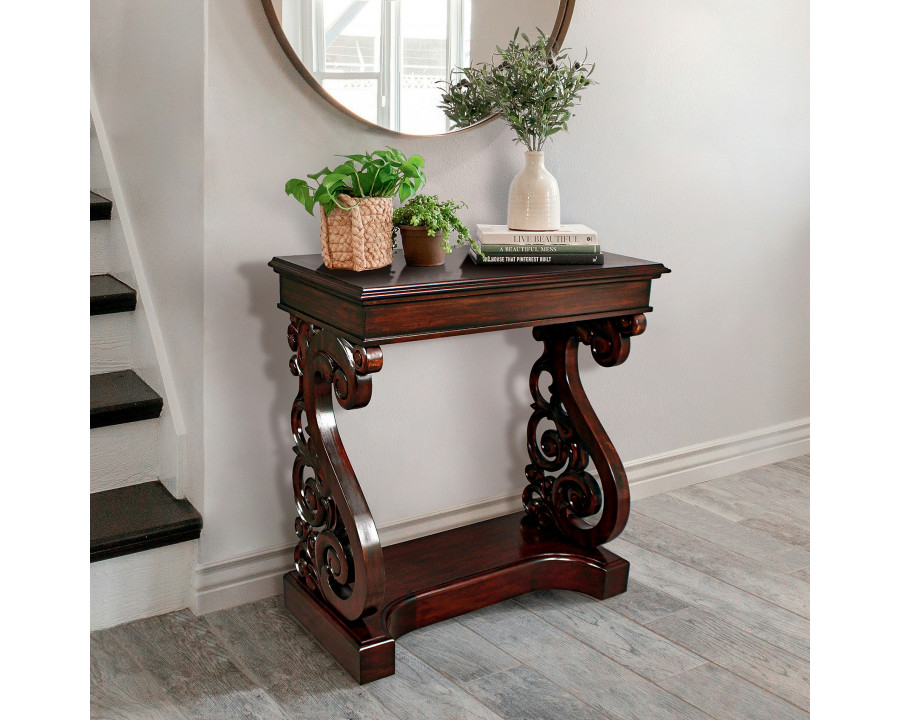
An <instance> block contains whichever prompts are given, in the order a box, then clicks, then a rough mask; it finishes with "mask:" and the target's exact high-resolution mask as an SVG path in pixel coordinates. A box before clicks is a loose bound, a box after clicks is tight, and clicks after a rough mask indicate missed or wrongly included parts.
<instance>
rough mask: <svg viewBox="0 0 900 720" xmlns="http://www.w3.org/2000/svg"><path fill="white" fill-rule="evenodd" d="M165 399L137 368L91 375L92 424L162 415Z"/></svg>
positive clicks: (114, 422) (116, 423)
mask: <svg viewBox="0 0 900 720" xmlns="http://www.w3.org/2000/svg"><path fill="white" fill-rule="evenodd" d="M162 406H163V401H162V398H161V397H160V396H159V394H158V393H157V392H156V391H155V390H154V389H153V388H152V387H150V386H149V385H148V384H147V383H145V382H144V381H143V380H141V378H140V376H139V375H138V374H137V373H136V372H135V371H134V370H117V371H116V372H109V373H101V374H99V375H91V427H92V428H98V427H104V426H106V425H118V424H120V423H127V422H135V421H137V420H150V419H152V418H157V417H159V414H160V412H162Z"/></svg>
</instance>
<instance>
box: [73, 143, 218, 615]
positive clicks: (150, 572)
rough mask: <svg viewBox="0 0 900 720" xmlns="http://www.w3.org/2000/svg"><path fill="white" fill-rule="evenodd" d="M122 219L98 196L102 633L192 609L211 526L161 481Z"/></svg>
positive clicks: (94, 572)
mask: <svg viewBox="0 0 900 720" xmlns="http://www.w3.org/2000/svg"><path fill="white" fill-rule="evenodd" d="M92 140H93V138H92ZM112 221H113V203H112V202H111V201H110V200H109V199H108V198H106V197H103V196H101V195H98V194H97V193H94V192H91V288H90V290H91V400H90V404H91V563H92V565H91V629H92V630H93V629H100V628H103V627H109V626H111V625H117V624H120V623H123V622H128V621H130V620H135V619H137V618H140V617H147V616H150V615H156V614H159V613H164V612H169V611H171V610H177V609H181V608H183V607H186V606H187V605H188V604H189V602H188V600H189V595H188V593H189V590H190V573H191V571H192V568H193V563H194V561H195V558H196V550H197V548H196V546H197V543H196V540H197V538H199V536H200V529H201V527H202V524H203V523H202V519H201V517H200V513H198V512H197V510H196V509H195V508H194V506H193V505H192V504H191V503H190V502H189V501H188V500H187V499H178V498H176V497H174V496H173V495H172V494H171V493H170V492H169V490H168V489H167V488H166V486H165V485H163V483H162V482H160V480H159V477H158V473H159V433H160V419H159V418H160V414H161V413H162V411H163V406H164V403H163V398H162V397H161V396H160V394H159V393H158V392H157V391H156V390H154V389H153V388H152V387H150V385H149V384H147V382H145V381H144V379H142V378H141V377H140V375H138V374H137V373H136V372H135V371H134V370H133V369H132V367H131V359H132V340H133V334H134V332H135V331H136V328H135V320H134V315H135V312H134V311H135V309H136V307H137V301H138V297H137V293H136V292H135V290H134V288H132V287H129V286H128V285H127V284H125V283H124V282H122V281H121V280H119V279H118V278H116V277H113V275H111V274H109V265H110V255H111V248H110V237H111V233H110V223H111V222H112ZM120 254H121V253H120Z"/></svg>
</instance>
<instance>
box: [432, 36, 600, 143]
mask: <svg viewBox="0 0 900 720" xmlns="http://www.w3.org/2000/svg"><path fill="white" fill-rule="evenodd" d="M537 32H538V37H537V39H536V40H535V41H534V42H531V40H530V39H529V38H528V36H527V35H526V34H525V33H521V35H520V33H519V30H518V28H517V29H516V32H515V34H514V35H513V38H512V40H510V41H509V44H508V45H507V46H506V47H505V48H501V47H499V46H498V47H497V52H496V53H495V54H494V58H493V62H492V63H491V64H486V63H481V64H479V65H476V66H474V67H471V68H456V69H454V71H453V74H452V75H451V80H450V81H449V82H446V87H445V92H444V94H443V95H442V96H441V99H442V101H443V102H442V103H441V104H440V105H439V107H440V108H441V109H442V110H443V111H444V114H445V115H446V116H447V117H448V118H450V120H452V121H453V123H454V125H453V129H455V128H459V127H468V126H469V125H472V124H474V123H475V122H479V121H480V120H483V119H485V118H486V117H488V116H489V115H490V114H492V113H494V112H497V113H499V114H500V116H501V117H502V118H503V119H504V120H505V121H506V123H507V125H509V127H510V128H512V130H513V132H515V134H516V142H520V143H522V144H523V145H525V146H526V147H527V148H528V149H529V150H541V149H542V148H543V146H544V143H545V142H546V140H547V138H549V137H550V136H552V135H555V134H556V133H558V132H559V131H560V130H568V129H569V126H568V122H569V120H570V119H571V118H572V117H573V113H572V108H573V107H574V106H575V105H576V104H577V103H578V102H580V100H581V91H582V90H584V88H586V87H587V86H588V85H590V84H592V83H593V82H594V81H593V80H591V79H590V75H591V73H593V72H594V67H595V65H594V63H587V62H586V60H587V55H586V54H585V59H584V60H581V61H576V60H572V59H571V58H570V57H569V55H568V50H567V49H562V50H559V51H555V50H554V49H553V45H552V43H551V42H550V39H549V38H548V37H547V36H546V35H545V34H544V33H543V32H542V31H541V30H540V29H538V31H537ZM520 37H521V39H522V41H524V42H520V40H519V38H520Z"/></svg>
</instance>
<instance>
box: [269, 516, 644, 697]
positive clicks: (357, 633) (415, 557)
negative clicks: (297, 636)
mask: <svg viewBox="0 0 900 720" xmlns="http://www.w3.org/2000/svg"><path fill="white" fill-rule="evenodd" d="M383 552H384V566H385V576H386V578H387V583H386V589H385V597H384V601H383V604H382V606H381V608H380V609H379V611H378V612H377V613H375V614H374V615H369V616H367V617H364V618H361V619H358V620H355V621H353V622H349V621H347V620H346V619H344V618H343V617H342V616H341V615H340V614H339V613H337V612H335V611H334V609H333V608H331V607H329V606H328V605H326V604H324V603H322V602H321V600H320V599H319V598H318V596H316V595H315V594H313V593H311V592H310V591H309V590H308V589H307V588H306V586H305V585H304V584H303V583H302V582H301V581H300V580H299V578H298V577H297V574H296V573H288V574H287V575H285V576H284V602H285V606H286V607H287V608H288V610H290V612H291V613H292V614H293V615H294V616H295V617H296V618H297V619H299V620H300V622H301V623H302V624H303V626H304V627H305V628H306V629H307V630H308V631H309V632H310V633H312V634H313V635H314V636H315V637H316V639H317V640H318V641H319V642H320V643H321V644H322V645H323V646H324V647H325V648H327V649H328V651H329V652H330V653H331V654H332V655H334V657H335V658H336V659H337V660H338V662H340V663H341V665H343V666H344V668H346V669H347V671H348V672H349V673H350V674H351V675H352V676H353V677H354V678H355V679H356V681H357V682H359V683H366V682H370V681H372V680H377V679H378V678H382V677H386V676H388V675H392V674H393V672H394V640H395V639H396V638H398V637H400V636H401V635H404V634H406V633H408V632H411V631H412V630H416V629H417V628H421V627H425V626H426V625H431V624H432V623H436V622H440V621H441V620H446V619H448V618H452V617H456V616H457V615H462V614H463V613H467V612H471V611H472V610H477V609H479V608H482V607H485V606H487V605H493V604H494V603H497V602H500V601H502V600H507V599H509V598H511V597H516V596H517V595H523V594H525V593H528V592H531V591H532V590H542V589H551V588H556V589H560V590H578V591H579V592H583V593H587V594H589V595H593V596H594V597H597V598H599V599H601V600H602V599H605V598H608V597H612V596H614V595H618V594H619V593H622V592H625V588H626V585H627V583H628V563H627V562H626V561H625V560H623V559H622V558H620V557H619V556H618V555H616V554H614V553H612V552H610V551H609V550H606V549H604V548H599V547H598V548H579V547H576V546H574V545H572V544H570V543H569V542H567V541H566V540H565V538H563V537H561V536H560V535H559V534H558V533H556V532H555V531H554V530H553V529H551V528H548V527H542V526H541V525H540V524H539V523H537V522H536V521H535V520H533V519H532V518H528V517H526V515H525V514H524V513H514V514H512V515H504V516H503V517H499V518H496V519H494V520H487V521H485V522H480V523H475V524H473V525H469V526H467V527H462V528H457V529H455V530H448V531H446V532H442V533H438V534H436V535H429V536H428V537H424V538H418V539H416V540H410V541H408V542H404V543H400V544H398V545H391V546H389V547H386V548H384V551H383Z"/></svg>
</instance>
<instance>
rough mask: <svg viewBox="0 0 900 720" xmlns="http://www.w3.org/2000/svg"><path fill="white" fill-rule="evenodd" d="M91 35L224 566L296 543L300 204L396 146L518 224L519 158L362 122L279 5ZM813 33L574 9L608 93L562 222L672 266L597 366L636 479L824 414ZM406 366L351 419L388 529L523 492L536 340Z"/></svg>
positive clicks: (592, 98)
mask: <svg viewBox="0 0 900 720" xmlns="http://www.w3.org/2000/svg"><path fill="white" fill-rule="evenodd" d="M513 5H514V4H511V6H513ZM204 13H205V18H204ZM92 17H93V18H94V21H93V22H92V38H91V39H92V77H93V83H94V89H95V93H96V94H97V97H98V103H99V105H100V106H101V108H102V111H103V115H104V121H105V124H106V127H107V131H108V133H109V137H110V141H111V144H112V146H113V151H114V154H115V159H116V162H117V165H118V168H119V171H120V174H121V175H122V176H123V179H124V181H125V183H126V188H125V190H126V193H127V195H128V200H129V203H130V205H131V208H132V215H133V219H134V222H135V229H136V234H137V235H138V236H139V237H138V238H137V239H138V241H139V244H140V246H141V248H142V253H143V254H144V261H145V265H146V266H147V268H148V271H149V273H150V276H151V280H152V283H151V285H152V287H151V288H150V290H151V291H152V292H153V295H154V300H155V302H156V304H157V308H158V310H159V314H160V324H161V326H162V328H163V330H164V336H165V340H166V346H167V349H168V351H169V354H170V359H171V361H172V365H173V372H174V374H175V377H176V380H177V384H178V391H179V395H180V397H181V398H182V402H183V404H184V407H185V418H186V421H187V422H188V425H189V428H188V429H189V433H191V435H192V439H193V442H192V443H191V445H190V447H191V448H194V449H195V450H196V451H197V452H202V454H201V455H200V457H199V458H195V462H192V465H191V467H192V468H194V469H195V470H196V471H197V472H200V471H202V497H193V496H192V499H193V500H194V502H195V504H197V505H200V506H202V510H203V515H204V524H205V527H204V531H203V536H202V538H201V541H200V562H201V563H204V564H208V563H211V562H215V561H217V560H224V559H228V558H232V557H236V556H240V555H245V554H248V553H254V552H257V551H260V550H264V549H267V548H273V547H280V546H283V545H285V544H287V543H289V542H290V541H291V538H292V527H293V515H294V512H293V510H292V508H291V495H292V493H291V488H290V466H291V460H292V452H291V447H290V445H291V443H290V438H289V433H290V428H289V421H288V413H289V409H290V404H291V400H292V398H293V396H294V393H295V390H296V385H295V382H296V381H295V379H294V378H293V377H292V376H291V375H290V374H289V372H288V368H287V359H288V355H289V351H288V348H287V343H286V342H285V333H284V330H285V328H286V326H287V316H286V315H285V314H284V313H282V312H281V311H279V310H277V309H276V307H275V303H276V301H277V283H276V277H275V275H274V273H272V271H271V270H270V269H269V268H268V267H267V266H266V263H267V262H268V260H269V259H270V258H271V257H272V256H273V255H290V254H296V253H313V252H318V250H319V247H318V219H314V218H311V217H309V216H308V215H306V214H305V213H304V212H303V210H302V208H301V207H300V206H299V205H298V204H297V203H296V202H294V201H293V200H291V199H290V198H288V197H287V196H285V195H284V193H283V190H282V188H283V185H284V181H285V180H286V179H288V178H290V177H295V176H298V175H300V176H301V177H302V176H303V175H304V174H305V173H307V172H310V171H312V170H317V169H319V168H320V167H322V166H323V165H324V164H326V163H331V162H333V157H332V156H333V155H334V154H335V153H345V152H358V151H360V150H365V149H375V148H377V147H380V146H383V145H385V144H393V145H395V146H396V147H399V148H400V149H402V150H404V151H405V152H407V153H410V152H418V153H420V154H422V155H423V156H424V157H425V159H426V163H427V170H428V185H427V191H429V192H432V193H434V192H437V193H440V194H442V195H447V196H452V197H456V198H459V199H462V200H465V201H466V202H468V203H469V205H470V211H469V212H468V213H467V214H466V216H465V219H466V220H468V221H470V222H503V221H504V220H505V208H506V194H507V190H508V187H509V183H510V180H511V179H512V177H513V175H514V174H515V173H516V172H517V170H518V168H519V167H520V165H521V162H522V156H521V150H520V149H519V148H518V147H517V146H514V145H513V143H512V142H510V140H511V137H512V135H511V133H509V131H508V130H507V129H506V128H505V127H504V126H502V125H501V124H500V123H493V124H491V125H489V126H488V127H485V128H481V129H479V130H477V131H473V132H469V133H464V134H462V135H458V136H452V137H446V138H397V137H391V136H388V135H387V134H384V133H381V132H379V131H376V130H372V129H369V128H366V127H364V126H362V125H360V124H358V123H357V122H355V121H353V120H351V119H350V118H348V117H346V116H345V115H343V114H342V113H340V112H339V111H337V110H335V109H334V108H332V107H331V106H330V105H329V104H327V103H326V102H324V101H323V100H322V99H321V98H320V97H319V96H318V95H317V94H316V93H315V92H314V91H313V90H312V89H311V88H309V87H307V85H306V84H305V83H304V82H303V80H302V78H301V77H300V76H299V75H298V74H297V73H296V71H295V70H294V69H293V67H292V66H291V65H290V64H289V62H288V61H287V59H286V58H285V57H284V55H283V53H282V52H281V49H280V47H279V46H278V44H277V43H276V41H275V39H274V37H273V35H272V32H271V30H270V28H269V26H268V23H267V21H266V18H265V16H264V14H263V10H262V7H261V5H260V3H259V2H258V0H229V1H228V2H206V3H204V2H203V1H202V0H193V1H191V2H179V3H173V2H157V3H149V4H147V3H133V2H124V1H123V0H95V2H94V3H92ZM808 21H809V18H808V5H807V3H805V2H801V1H800V0H753V1H750V0H740V1H739V0H683V1H682V2H679V3H671V2H663V1H662V0H629V1H628V2H625V1H624V0H618V1H616V2H600V1H596V0H595V1H592V0H579V2H578V3H577V5H576V10H575V15H574V19H573V24H572V28H571V30H570V33H569V36H568V38H567V40H566V45H568V46H570V47H571V48H573V49H574V50H575V51H576V52H580V51H581V50H582V49H583V48H585V47H587V48H589V50H590V54H591V58H592V59H593V60H596V61H597V63H598V69H597V71H596V73H595V75H594V78H595V79H596V80H597V81H598V83H599V84H598V85H597V86H595V87H592V88H591V89H589V91H588V92H587V93H586V94H585V98H584V100H585V102H584V105H583V106H582V107H581V108H580V109H579V111H578V115H577V117H576V118H574V119H573V120H572V122H571V123H570V132H569V133H568V134H566V135H560V136H557V139H556V140H555V141H554V142H553V143H551V145H550V146H549V147H548V148H547V156H548V158H547V165H548V167H549V168H550V170H551V172H553V173H554V174H555V175H556V176H557V179H558V180H559V184H560V189H561V192H562V198H563V220H564V221H568V222H584V223H586V224H589V225H592V226H594V227H595V228H597V230H598V231H599V232H600V234H601V236H602V238H603V241H604V244H605V247H606V248H607V249H609V250H612V251H615V252H620V253H624V254H629V255H635V256H638V257H644V258H649V259H653V260H660V261H663V262H665V263H666V264H667V265H668V266H669V267H670V268H672V270H673V273H672V274H671V275H667V276H665V277H664V278H662V279H661V280H660V281H658V282H657V283H656V285H655V286H654V289H653V298H652V302H653V305H654V306H655V307H656V311H655V312H654V313H652V314H651V315H650V316H649V328H648V331H647V333H646V334H645V335H644V336H642V337H640V338H638V339H636V340H635V342H634V344H633V350H632V355H631V358H630V359H629V360H628V362H627V363H626V364H625V365H623V366H621V367H619V368H613V369H611V370H605V369H602V368H599V367H596V366H594V365H593V364H591V363H588V362H585V363H583V364H584V367H585V372H584V373H583V379H584V384H585V387H586V389H587V392H588V394H589V396H590V397H591V398H592V399H593V400H594V402H595V405H596V407H597V409H598V412H599V415H600V417H601V419H602V421H603V422H604V424H605V426H606V428H607V430H608V431H609V433H610V435H611V436H612V438H613V440H614V441H615V442H616V443H617V445H618V447H619V449H620V452H621V454H622V457H623V459H625V460H634V459H638V458H642V457H646V456H648V455H652V454H655V453H660V452H665V451H670V450H676V449H678V448H682V447H685V446H688V445H692V444H695V443H701V442H706V441H713V440H716V439H718V438H722V437H726V436H729V435H733V434H736V433H742V432H750V431H754V430H762V429H764V428H767V427H770V426H772V425H775V424H779V423H784V422H789V421H792V420H798V419H801V418H805V417H806V416H808V414H809V380H808V363H809V331H808V316H809V270H808V260H809V219H808V218H809V186H808V183H809V152H808V148H809V133H808V126H809V110H808V108H809V103H808V79H809V78H808V76H809V68H808V49H809V42H808V25H809V22H808ZM204 22H205V26H204ZM384 350H385V362H384V369H383V370H382V372H380V373H379V374H378V375H376V376H375V379H374V395H373V398H372V402H371V404H370V405H369V407H368V408H365V409H363V410H358V411H353V412H344V411H339V414H340V417H339V422H340V423H341V428H342V432H343V437H344V441H345V444H346V445H347V448H348V450H349V452H350V455H351V458H352V459H353V462H354V464H355V466H356V469H357V472H358V474H359V476H360V479H361V482H362V484H363V487H364V489H365V490H366V492H367V495H368V498H369V500H370V503H371V506H372V510H373V512H374V514H375V518H376V520H377V521H378V522H380V523H385V522H390V521H393V520H399V519H402V518H407V517H412V516H417V515H421V514H424V513H428V512H433V511H437V510H440V509H443V508H449V507H453V506H456V505H461V504H464V503H468V502H472V501H476V500H478V499H481V498H486V497H491V496H496V495H501V494H505V493H508V492H511V491H514V490H515V489H517V488H519V487H521V485H522V468H523V467H524V465H525V464H526V462H527V458H526V453H525V448H524V441H523V436H524V426H525V422H526V420H527V418H528V415H529V409H528V404H529V397H528V391H527V383H526V378H527V375H528V372H529V369H530V367H531V364H532V362H533V361H534V359H535V358H536V357H537V354H538V346H537V344H536V343H534V341H533V340H532V339H531V336H530V332H529V331H528V330H518V331H510V332H503V333H492V334H486V335H479V336H470V337H462V338H448V339H441V340H432V341H424V342H418V343H411V344H403V345H391V346H387V347H385V349H384ZM201 433H202V443H201V442H200V440H201V437H200V435H201ZM201 445H202V447H201Z"/></svg>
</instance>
